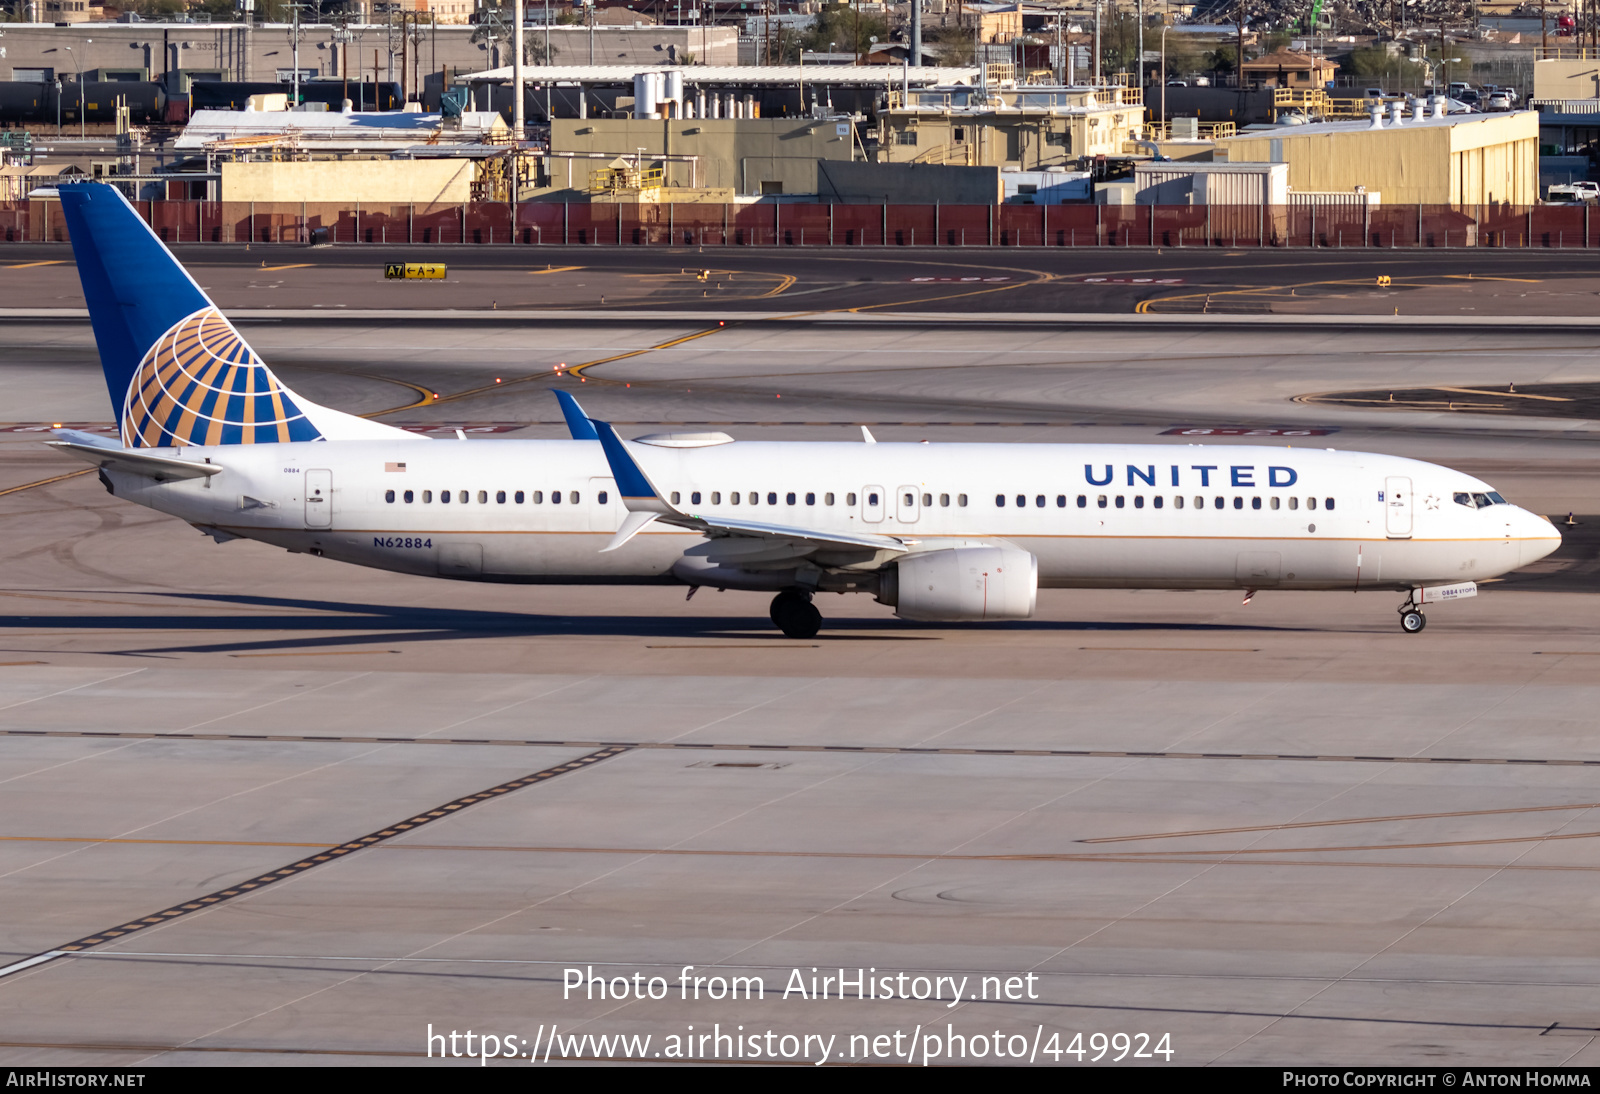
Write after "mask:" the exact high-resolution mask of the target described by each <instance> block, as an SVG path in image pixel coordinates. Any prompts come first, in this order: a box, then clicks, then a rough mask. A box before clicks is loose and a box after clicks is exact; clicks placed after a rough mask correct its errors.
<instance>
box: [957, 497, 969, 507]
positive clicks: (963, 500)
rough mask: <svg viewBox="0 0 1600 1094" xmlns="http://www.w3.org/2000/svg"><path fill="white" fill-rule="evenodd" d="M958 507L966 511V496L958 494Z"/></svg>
mask: <svg viewBox="0 0 1600 1094" xmlns="http://www.w3.org/2000/svg"><path fill="white" fill-rule="evenodd" d="M956 505H958V506H960V507H961V508H962V509H965V508H966V507H967V496H966V495H965V494H957V495H956Z"/></svg>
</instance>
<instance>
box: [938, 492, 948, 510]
mask: <svg viewBox="0 0 1600 1094" xmlns="http://www.w3.org/2000/svg"><path fill="white" fill-rule="evenodd" d="M939 508H941V509H948V508H950V495H949V494H940V495H939Z"/></svg>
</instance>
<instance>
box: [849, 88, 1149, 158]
mask: <svg viewBox="0 0 1600 1094" xmlns="http://www.w3.org/2000/svg"><path fill="white" fill-rule="evenodd" d="M1144 123H1145V110H1144V101H1143V97H1142V94H1141V91H1140V89H1139V88H1136V87H1121V86H1115V85H1113V86H1105V87H1045V86H1036V85H1022V86H1010V87H1007V86H1002V87H999V88H989V89H980V88H976V87H938V88H928V89H923V90H917V89H913V90H912V91H910V92H909V93H908V94H904V95H901V94H898V93H897V94H895V95H892V96H891V97H890V104H889V109H888V110H886V111H885V112H883V113H882V114H881V115H880V130H879V135H878V161H879V162H880V163H944V164H960V165H964V166H970V167H988V166H996V167H1015V168H1018V169H1020V170H1024V171H1037V170H1041V169H1043V168H1047V167H1062V166H1066V165H1067V164H1069V163H1075V162H1076V161H1077V160H1078V158H1079V157H1080V156H1096V155H1104V156H1117V155H1121V154H1123V152H1124V151H1125V150H1124V148H1123V145H1124V144H1125V143H1126V142H1128V141H1129V140H1137V139H1139V138H1140V137H1141V136H1142V135H1143V130H1144Z"/></svg>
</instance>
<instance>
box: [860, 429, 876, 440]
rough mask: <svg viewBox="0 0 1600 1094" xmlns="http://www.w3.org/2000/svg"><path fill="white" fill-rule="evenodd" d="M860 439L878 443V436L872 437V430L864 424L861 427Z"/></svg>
mask: <svg viewBox="0 0 1600 1094" xmlns="http://www.w3.org/2000/svg"><path fill="white" fill-rule="evenodd" d="M861 439H862V440H863V441H865V442H866V443H868V444H877V443H878V438H876V437H874V436H873V435H872V430H870V429H868V428H867V427H866V426H862V427H861Z"/></svg>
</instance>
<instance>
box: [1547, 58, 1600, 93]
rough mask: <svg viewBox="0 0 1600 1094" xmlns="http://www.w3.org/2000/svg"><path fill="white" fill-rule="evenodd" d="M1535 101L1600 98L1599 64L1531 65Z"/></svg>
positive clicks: (1564, 61)
mask: <svg viewBox="0 0 1600 1094" xmlns="http://www.w3.org/2000/svg"><path fill="white" fill-rule="evenodd" d="M1533 97H1534V98H1535V99H1600V64H1597V63H1596V62H1594V61H1592V60H1590V61H1567V60H1536V61H1534V62H1533Z"/></svg>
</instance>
